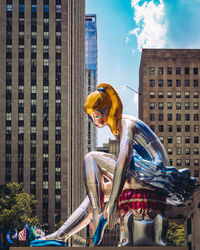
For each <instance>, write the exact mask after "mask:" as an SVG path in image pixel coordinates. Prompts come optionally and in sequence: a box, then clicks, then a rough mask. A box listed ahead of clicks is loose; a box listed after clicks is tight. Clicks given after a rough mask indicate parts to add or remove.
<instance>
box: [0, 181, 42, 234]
mask: <svg viewBox="0 0 200 250" xmlns="http://www.w3.org/2000/svg"><path fill="white" fill-rule="evenodd" d="M36 202H37V201H36V200H35V199H34V196H33V195H29V194H27V193H25V192H24V190H23V187H22V184H18V183H8V184H5V185H2V186H0V225H1V226H0V227H1V232H2V233H3V234H4V235H6V234H7V232H8V230H9V229H11V232H14V230H15V228H17V229H18V231H19V230H22V229H23V227H24V225H25V224H26V223H28V224H29V225H37V224H38V223H39V220H38V218H37V216H34V215H33V213H32V210H33V208H35V205H36Z"/></svg>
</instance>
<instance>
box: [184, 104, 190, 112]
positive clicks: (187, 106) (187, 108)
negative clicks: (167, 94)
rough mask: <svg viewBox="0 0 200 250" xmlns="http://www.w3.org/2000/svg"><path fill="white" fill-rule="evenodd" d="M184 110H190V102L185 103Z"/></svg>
mask: <svg viewBox="0 0 200 250" xmlns="http://www.w3.org/2000/svg"><path fill="white" fill-rule="evenodd" d="M185 110H190V103H189V102H186V103H185Z"/></svg>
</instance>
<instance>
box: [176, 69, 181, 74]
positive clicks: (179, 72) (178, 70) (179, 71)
mask: <svg viewBox="0 0 200 250" xmlns="http://www.w3.org/2000/svg"><path fill="white" fill-rule="evenodd" d="M180 74H181V68H180V67H176V75H180Z"/></svg>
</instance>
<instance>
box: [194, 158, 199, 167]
mask: <svg viewBox="0 0 200 250" xmlns="http://www.w3.org/2000/svg"><path fill="white" fill-rule="evenodd" d="M194 166H195V167H197V166H199V159H194Z"/></svg>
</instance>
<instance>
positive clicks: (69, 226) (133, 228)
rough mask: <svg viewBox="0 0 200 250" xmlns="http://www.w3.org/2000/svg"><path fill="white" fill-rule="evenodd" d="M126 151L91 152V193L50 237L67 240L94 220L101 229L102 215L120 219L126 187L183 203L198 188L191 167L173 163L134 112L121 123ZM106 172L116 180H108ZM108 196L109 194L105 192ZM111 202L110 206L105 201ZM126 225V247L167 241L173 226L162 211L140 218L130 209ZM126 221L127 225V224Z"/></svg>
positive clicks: (87, 177)
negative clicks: (151, 217)
mask: <svg viewBox="0 0 200 250" xmlns="http://www.w3.org/2000/svg"><path fill="white" fill-rule="evenodd" d="M117 129H118V131H120V132H119V135H117V136H116V137H117V139H119V141H120V151H119V155H118V157H117V158H116V157H115V156H113V155H111V154H107V153H104V152H90V153H88V154H87V155H86V156H85V158H84V162H83V171H84V181H85V187H86V190H87V195H88V196H87V197H86V199H85V201H84V202H83V203H82V205H81V206H80V207H79V208H78V209H77V210H76V211H75V212H74V213H73V214H72V215H71V216H70V218H69V219H68V220H67V221H66V222H65V224H64V225H63V226H62V227H61V228H60V229H59V230H58V231H56V232H55V233H54V234H51V235H49V236H46V239H52V237H54V238H55V239H64V240H65V241H66V240H67V239H68V238H69V237H70V236H72V235H73V234H74V233H76V232H78V231H79V230H81V229H82V228H83V227H85V226H86V225H87V224H88V223H89V222H90V221H92V222H93V233H94V232H95V230H96V228H97V226H98V222H99V218H100V217H101V213H102V212H103V213H104V217H105V218H107V220H108V227H110V228H112V226H113V225H114V224H115V223H116V221H117V220H118V219H119V214H118V211H117V210H118V204H117V202H118V197H119V194H120V193H121V191H122V190H123V189H129V188H131V189H139V188H142V189H152V190H156V189H159V190H160V191H163V192H164V193H165V194H166V196H167V197H168V202H169V203H171V204H181V203H183V202H184V201H185V200H186V199H187V198H188V197H189V196H190V195H191V194H192V192H193V190H194V186H195V181H194V180H193V179H192V178H191V177H190V171H189V170H188V169H183V170H177V169H176V168H175V167H168V165H169V159H168V156H167V154H166V151H165V149H164V147H163V145H162V143H161V142H160V141H159V139H158V137H157V136H156V135H155V134H154V132H153V131H151V130H150V129H149V127H148V126H147V125H146V124H145V123H143V122H142V121H140V120H138V119H137V118H134V117H131V116H123V117H122V119H121V120H120V121H119V122H118V124H117ZM103 176H106V177H107V178H108V179H109V180H110V182H109V183H104V179H103ZM104 194H105V196H104ZM105 201H108V202H107V204H106V207H105V209H104V208H103V203H104V202H105ZM122 220H124V221H123V223H121V236H120V239H121V240H120V241H121V242H120V245H121V246H127V245H163V244H164V243H163V241H162V236H163V234H164V232H165V228H166V225H167V222H166V219H165V218H164V216H163V215H162V214H157V216H156V217H155V219H154V220H149V219H148V220H145V219H143V220H137V219H136V218H135V217H134V216H133V213H127V214H126V215H125V216H124V218H123V219H122ZM122 224H123V226H122Z"/></svg>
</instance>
